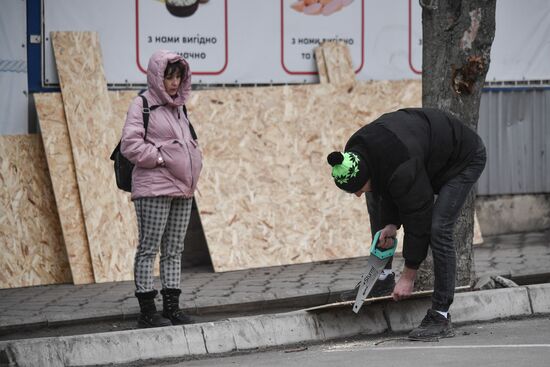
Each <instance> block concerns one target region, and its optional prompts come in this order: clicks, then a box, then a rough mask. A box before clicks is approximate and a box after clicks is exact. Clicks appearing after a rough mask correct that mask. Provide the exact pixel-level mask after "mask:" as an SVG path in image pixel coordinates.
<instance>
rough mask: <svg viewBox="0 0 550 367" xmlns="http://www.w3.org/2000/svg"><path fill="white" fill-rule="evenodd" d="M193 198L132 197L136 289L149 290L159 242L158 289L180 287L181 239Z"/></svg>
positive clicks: (187, 222)
mask: <svg viewBox="0 0 550 367" xmlns="http://www.w3.org/2000/svg"><path fill="white" fill-rule="evenodd" d="M192 200H193V199H184V198H178V197H169V196H160V197H147V198H140V199H136V200H134V206H135V209H136V215H137V222H138V230H139V245H138V248H137V251H136V257H135V261H134V280H135V283H136V292H138V293H141V292H150V291H152V290H154V287H153V266H154V261H155V257H156V255H157V253H158V251H159V245H160V281H161V284H162V288H178V289H179V288H180V275H181V254H182V252H183V240H184V238H185V232H186V231H187V225H188V224H189V218H190V217H191V204H192Z"/></svg>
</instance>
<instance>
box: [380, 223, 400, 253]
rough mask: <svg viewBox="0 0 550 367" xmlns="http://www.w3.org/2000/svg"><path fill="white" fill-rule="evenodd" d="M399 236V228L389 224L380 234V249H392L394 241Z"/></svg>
mask: <svg viewBox="0 0 550 367" xmlns="http://www.w3.org/2000/svg"><path fill="white" fill-rule="evenodd" d="M395 236H397V226H395V225H394V224H388V225H387V226H385V227H384V229H382V232H381V233H380V238H379V239H378V247H380V248H383V249H387V248H390V247H392V245H393V240H394V239H395Z"/></svg>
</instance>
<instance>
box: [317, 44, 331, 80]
mask: <svg viewBox="0 0 550 367" xmlns="http://www.w3.org/2000/svg"><path fill="white" fill-rule="evenodd" d="M315 62H316V63H317V73H318V75H319V83H321V84H325V83H328V76H327V65H326V64H325V56H324V55H323V48H322V47H321V46H319V47H315Z"/></svg>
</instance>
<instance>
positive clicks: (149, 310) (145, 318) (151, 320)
mask: <svg viewBox="0 0 550 367" xmlns="http://www.w3.org/2000/svg"><path fill="white" fill-rule="evenodd" d="M157 293H158V292H157V291H156V290H153V291H150V292H143V293H138V292H136V293H135V294H136V298H137V299H138V302H139V308H140V310H141V313H140V314H139V318H138V327H140V328H149V327H162V326H170V325H172V323H171V322H170V320H168V319H166V318H164V317H162V316H161V315H159V314H158V313H157V307H156V306H155V296H156V295H157Z"/></svg>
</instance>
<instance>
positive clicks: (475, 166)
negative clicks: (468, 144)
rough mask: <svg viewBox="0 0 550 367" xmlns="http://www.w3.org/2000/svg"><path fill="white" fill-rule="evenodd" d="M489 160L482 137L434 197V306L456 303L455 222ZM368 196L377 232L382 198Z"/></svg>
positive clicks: (379, 223) (370, 194)
mask: <svg viewBox="0 0 550 367" xmlns="http://www.w3.org/2000/svg"><path fill="white" fill-rule="evenodd" d="M486 160H487V156H486V152H485V146H484V145H483V142H482V141H481V139H480V146H479V148H478V150H477V151H476V154H475V156H474V158H473V159H472V161H470V163H469V164H468V165H467V166H466V167H465V168H464V169H463V170H462V172H460V173H459V174H458V175H456V176H455V177H454V178H452V179H451V180H449V181H447V183H445V184H444V185H443V187H442V188H441V189H440V190H439V195H438V196H437V199H436V200H435V203H434V207H433V212H432V229H431V238H430V247H431V249H432V255H433V261H434V269H433V271H434V292H433V295H432V308H433V309H434V310H438V311H448V310H449V307H450V306H451V304H452V303H453V299H454V290H455V280H456V251H455V246H454V241H453V230H454V225H455V223H456V220H457V219H458V216H459V215H460V211H461V209H462V206H463V205H464V202H465V201H466V198H467V197H468V194H469V193H470V190H471V189H472V187H473V186H474V184H475V183H476V181H477V180H478V178H479V176H481V172H483V169H484V168H485V162H486ZM366 196H367V208H368V211H369V216H370V218H371V219H370V220H371V229H372V230H373V234H374V233H375V232H376V231H377V230H379V229H381V226H382V225H381V221H380V201H379V199H378V197H377V196H375V195H373V194H372V193H369V195H366ZM390 263H391V261H390ZM390 267H391V266H390Z"/></svg>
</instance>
